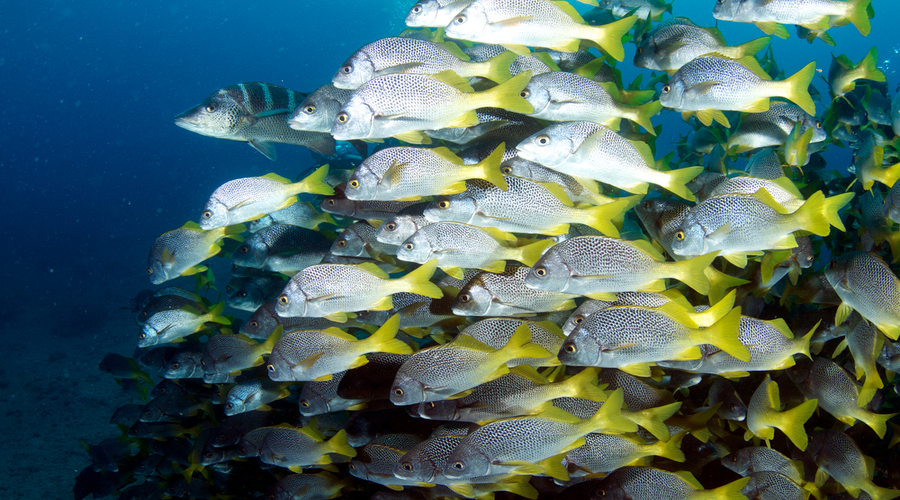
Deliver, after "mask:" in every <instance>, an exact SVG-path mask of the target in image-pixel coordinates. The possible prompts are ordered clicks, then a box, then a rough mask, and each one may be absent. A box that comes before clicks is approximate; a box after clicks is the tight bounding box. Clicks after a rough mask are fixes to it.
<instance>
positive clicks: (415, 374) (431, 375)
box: [391, 325, 550, 405]
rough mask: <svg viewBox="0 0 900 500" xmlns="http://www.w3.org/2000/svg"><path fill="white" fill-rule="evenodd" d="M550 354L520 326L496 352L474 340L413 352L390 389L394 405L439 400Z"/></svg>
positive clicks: (460, 337) (527, 330)
mask: <svg viewBox="0 0 900 500" xmlns="http://www.w3.org/2000/svg"><path fill="white" fill-rule="evenodd" d="M549 354H550V353H549V352H547V350H546V349H544V348H543V347H541V346H539V345H537V344H534V343H532V342H531V333H530V331H529V329H528V327H527V326H525V325H522V326H520V327H519V328H518V329H517V330H516V332H515V334H514V335H512V336H511V337H510V340H509V342H507V343H506V345H505V346H503V348H501V349H494V348H492V347H490V346H488V345H486V344H484V343H483V342H479V341H477V340H475V339H474V338H472V337H468V336H459V337H457V338H456V339H455V340H454V341H453V342H449V343H447V344H442V345H439V346H436V347H432V348H429V349H423V350H421V351H418V352H416V353H414V354H413V355H412V356H411V357H410V358H409V359H408V360H406V361H405V362H404V363H403V365H402V366H401V367H400V369H399V370H398V371H397V375H396V377H395V378H394V383H393V385H392V387H391V402H392V403H394V404H396V405H409V404H416V403H424V402H428V401H439V400H442V399H445V398H447V397H448V396H452V395H454V394H458V393H460V392H463V391H466V390H468V389H471V388H473V387H475V386H477V385H479V384H481V383H484V382H488V381H491V380H494V379H496V378H499V377H501V376H503V375H505V374H506V373H509V368H508V367H507V364H508V363H509V362H510V361H512V360H516V359H519V358H546V357H547V356H548V355H549Z"/></svg>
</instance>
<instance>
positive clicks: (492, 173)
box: [472, 143, 507, 191]
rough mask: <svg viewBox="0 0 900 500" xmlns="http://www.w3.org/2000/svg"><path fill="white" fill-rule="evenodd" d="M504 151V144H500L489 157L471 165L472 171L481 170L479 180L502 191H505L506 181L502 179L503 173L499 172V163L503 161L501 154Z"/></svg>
mask: <svg viewBox="0 0 900 500" xmlns="http://www.w3.org/2000/svg"><path fill="white" fill-rule="evenodd" d="M505 151H506V144H505V143H500V145H499V146H497V149H495V150H494V152H493V153H491V154H490V156H488V157H487V158H485V159H484V160H481V161H480V162H478V163H476V164H475V165H472V168H473V169H474V168H478V169H480V170H481V175H479V176H478V177H479V178H481V179H484V180H486V181H488V182H490V183H491V184H493V185H495V186H497V187H498V188H500V189H501V190H503V191H506V189H507V185H506V179H504V178H503V172H501V171H500V162H502V161H503V153H504V152H505Z"/></svg>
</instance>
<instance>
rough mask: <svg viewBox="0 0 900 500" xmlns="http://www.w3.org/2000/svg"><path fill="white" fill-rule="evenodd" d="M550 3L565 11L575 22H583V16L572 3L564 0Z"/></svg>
mask: <svg viewBox="0 0 900 500" xmlns="http://www.w3.org/2000/svg"><path fill="white" fill-rule="evenodd" d="M551 3H552V4H554V5H556V6H557V7H559V10H561V11H563V12H565V13H566V15H567V16H569V17H571V18H572V19H573V20H574V21H575V22H576V23H581V24H585V22H584V18H583V17H581V14H579V13H578V11H577V10H575V7H572V4H570V3H569V2H565V1H553V0H551Z"/></svg>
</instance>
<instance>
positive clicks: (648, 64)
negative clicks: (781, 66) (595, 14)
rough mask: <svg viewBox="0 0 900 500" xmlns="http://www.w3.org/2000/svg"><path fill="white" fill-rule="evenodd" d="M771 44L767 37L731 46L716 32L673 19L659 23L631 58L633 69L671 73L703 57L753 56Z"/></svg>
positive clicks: (688, 21)
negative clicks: (634, 67)
mask: <svg viewBox="0 0 900 500" xmlns="http://www.w3.org/2000/svg"><path fill="white" fill-rule="evenodd" d="M641 18H642V19H643V18H644V16H641ZM770 40H771V38H770V37H762V38H758V39H756V40H752V41H750V42H747V43H745V44H743V45H737V46H730V45H727V44H726V43H725V39H724V38H723V37H722V34H721V33H720V32H719V30H718V29H715V28H701V27H700V26H697V25H696V24H694V23H693V22H691V21H690V20H689V19H687V18H684V17H675V18H672V19H667V20H665V21H663V22H662V23H660V24H659V25H658V26H657V28H656V29H655V30H654V31H653V32H652V33H651V34H649V35H648V36H646V37H644V38H643V39H642V40H641V42H640V45H639V46H638V50H637V53H636V54H635V56H634V65H635V66H638V67H641V68H647V69H654V70H661V71H670V72H674V71H676V70H678V69H679V68H681V67H682V66H684V65H685V64H687V63H688V62H690V61H691V60H692V59H694V58H696V57H699V56H702V55H705V54H711V53H717V54H722V55H723V56H726V57H729V58H731V59H740V58H741V57H744V56H748V55H754V54H755V53H757V52H759V51H760V50H762V49H763V48H764V47H765V46H766V45H768V43H769V41H770Z"/></svg>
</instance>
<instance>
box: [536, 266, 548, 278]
mask: <svg viewBox="0 0 900 500" xmlns="http://www.w3.org/2000/svg"><path fill="white" fill-rule="evenodd" d="M534 274H535V276H537V277H538V278H543V277H544V276H547V268H545V267H536V268H534Z"/></svg>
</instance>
